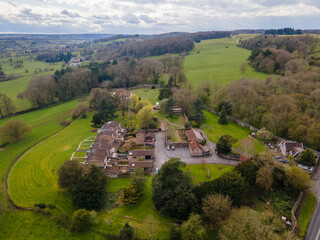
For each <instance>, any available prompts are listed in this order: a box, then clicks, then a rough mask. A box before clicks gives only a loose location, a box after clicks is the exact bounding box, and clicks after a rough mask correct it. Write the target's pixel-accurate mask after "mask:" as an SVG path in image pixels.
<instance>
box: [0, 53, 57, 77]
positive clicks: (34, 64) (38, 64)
mask: <svg viewBox="0 0 320 240" xmlns="http://www.w3.org/2000/svg"><path fill="white" fill-rule="evenodd" d="M12 59H13V61H18V60H22V61H23V67H21V68H14V65H13V66H11V65H10V63H9V58H4V59H1V60H0V62H1V67H2V70H3V71H4V73H5V74H7V75H9V74H17V75H21V76H26V75H33V74H34V70H36V69H37V71H38V72H39V69H40V68H41V69H42V71H44V69H45V68H47V70H48V72H47V73H50V72H51V73H52V72H53V71H51V69H54V70H56V69H60V68H61V62H58V63H54V64H50V63H46V62H42V61H35V60H30V59H29V58H28V57H13V58H12ZM26 69H27V70H28V72H26V71H25V70H26Z"/></svg>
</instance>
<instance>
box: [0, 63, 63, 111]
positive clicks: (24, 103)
mask: <svg viewBox="0 0 320 240" xmlns="http://www.w3.org/2000/svg"><path fill="white" fill-rule="evenodd" d="M13 59H14V60H17V59H21V58H13ZM22 59H23V60H24V63H23V64H24V67H23V68H16V69H15V68H14V67H11V66H10V64H9V63H3V61H0V62H1V66H2V68H3V71H4V72H5V74H8V75H9V74H17V75H21V77H19V78H17V79H13V80H9V81H5V82H0V93H3V94H6V95H7V96H8V97H9V98H11V99H12V101H13V103H14V104H15V105H16V107H17V110H18V111H21V110H25V109H28V108H30V107H31V103H30V102H29V100H28V99H17V95H18V93H20V92H23V91H24V90H25V89H26V87H27V85H28V83H29V82H30V80H31V79H32V78H33V77H35V76H40V75H47V74H53V73H54V71H56V70H57V69H60V68H61V63H57V64H53V65H51V64H49V63H45V62H41V61H30V60H28V59H27V58H22ZM39 68H41V69H44V68H48V71H47V72H44V71H42V72H39V71H38V72H37V74H35V73H34V70H35V69H39ZM25 69H28V70H29V73H26V72H25ZM50 69H53V71H51V70H50Z"/></svg>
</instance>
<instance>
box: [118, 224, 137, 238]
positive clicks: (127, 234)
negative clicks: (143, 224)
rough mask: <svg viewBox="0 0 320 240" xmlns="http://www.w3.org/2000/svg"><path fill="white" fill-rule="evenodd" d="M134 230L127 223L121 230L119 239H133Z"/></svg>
mask: <svg viewBox="0 0 320 240" xmlns="http://www.w3.org/2000/svg"><path fill="white" fill-rule="evenodd" d="M133 235H134V230H133V227H131V226H130V224H129V223H125V225H124V226H123V228H122V229H121V230H120V233H119V239H121V240H130V239H133Z"/></svg>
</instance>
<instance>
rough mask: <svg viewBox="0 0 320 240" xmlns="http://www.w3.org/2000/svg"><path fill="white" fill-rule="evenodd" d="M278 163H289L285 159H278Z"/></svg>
mask: <svg viewBox="0 0 320 240" xmlns="http://www.w3.org/2000/svg"><path fill="white" fill-rule="evenodd" d="M279 162H282V163H285V164H287V163H288V162H289V161H288V160H285V159H279Z"/></svg>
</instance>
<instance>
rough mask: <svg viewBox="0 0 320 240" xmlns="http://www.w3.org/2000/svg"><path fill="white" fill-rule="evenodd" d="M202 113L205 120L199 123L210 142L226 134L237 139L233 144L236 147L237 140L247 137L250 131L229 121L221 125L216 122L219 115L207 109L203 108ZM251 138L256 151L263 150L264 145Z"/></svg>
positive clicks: (237, 145) (237, 144)
mask: <svg viewBox="0 0 320 240" xmlns="http://www.w3.org/2000/svg"><path fill="white" fill-rule="evenodd" d="M204 114H205V116H206V121H205V122H204V123H203V124H202V125H201V128H202V130H203V131H204V132H205V133H206V134H207V136H208V138H209V139H210V141H212V142H217V141H218V140H219V138H220V137H221V136H222V135H225V134H228V135H231V136H232V137H234V138H236V139H238V142H237V143H235V144H234V145H233V147H234V148H237V147H239V141H241V140H242V139H244V138H246V137H248V135H249V134H250V132H251V131H250V130H249V129H247V128H244V127H242V126H240V125H238V124H235V123H233V122H230V121H229V123H228V124H227V125H221V124H220V123H219V122H218V119H219V117H218V116H217V115H215V114H213V113H210V112H208V111H205V110H204ZM252 139H253V141H254V147H255V151H256V152H257V153H258V152H262V151H263V150H265V146H264V145H263V144H262V143H260V142H259V141H258V140H256V139H254V138H252Z"/></svg>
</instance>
